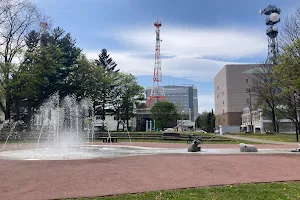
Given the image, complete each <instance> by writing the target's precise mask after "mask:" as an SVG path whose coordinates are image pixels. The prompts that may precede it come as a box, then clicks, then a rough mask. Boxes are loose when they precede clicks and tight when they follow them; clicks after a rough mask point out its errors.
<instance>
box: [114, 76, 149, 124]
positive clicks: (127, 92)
mask: <svg viewBox="0 0 300 200" xmlns="http://www.w3.org/2000/svg"><path fill="white" fill-rule="evenodd" d="M143 93H144V88H143V87H141V86H140V85H139V84H138V83H137V80H136V77H135V76H134V75H132V74H126V73H119V76H118V83H117V86H116V88H115V90H114V94H115V95H114V97H113V105H114V108H115V110H114V114H115V116H116V118H117V120H118V121H119V122H120V121H123V123H124V122H126V127H129V120H130V119H131V118H132V117H133V116H134V115H135V113H134V110H135V105H136V102H138V101H139V100H140V98H141V96H142V95H143ZM118 127H119V123H118ZM123 127H124V126H123Z"/></svg>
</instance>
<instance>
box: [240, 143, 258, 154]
mask: <svg viewBox="0 0 300 200" xmlns="http://www.w3.org/2000/svg"><path fill="white" fill-rule="evenodd" d="M240 152H257V148H256V147H255V146H254V145H249V144H244V143H241V144H240Z"/></svg>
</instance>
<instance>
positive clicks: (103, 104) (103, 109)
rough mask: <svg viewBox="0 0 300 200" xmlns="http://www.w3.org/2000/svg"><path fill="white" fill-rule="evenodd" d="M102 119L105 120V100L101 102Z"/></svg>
mask: <svg viewBox="0 0 300 200" xmlns="http://www.w3.org/2000/svg"><path fill="white" fill-rule="evenodd" d="M101 118H102V120H105V102H103V103H102V117H101Z"/></svg>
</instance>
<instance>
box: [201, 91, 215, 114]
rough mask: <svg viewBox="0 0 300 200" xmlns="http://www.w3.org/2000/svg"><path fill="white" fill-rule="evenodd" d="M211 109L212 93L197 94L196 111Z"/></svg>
mask: <svg viewBox="0 0 300 200" xmlns="http://www.w3.org/2000/svg"><path fill="white" fill-rule="evenodd" d="M211 109H214V110H215V106H214V95H213V94H208V95H198V112H199V113H202V112H203V111H207V112H209V111H211Z"/></svg>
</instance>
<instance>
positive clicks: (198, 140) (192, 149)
mask: <svg viewBox="0 0 300 200" xmlns="http://www.w3.org/2000/svg"><path fill="white" fill-rule="evenodd" d="M201 142H202V139H201V137H200V136H198V137H196V138H195V140H194V142H192V144H191V145H190V146H189V148H188V152H198V151H201V147H200V146H198V145H200V144H201Z"/></svg>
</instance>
